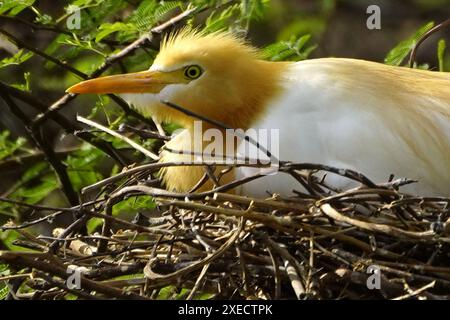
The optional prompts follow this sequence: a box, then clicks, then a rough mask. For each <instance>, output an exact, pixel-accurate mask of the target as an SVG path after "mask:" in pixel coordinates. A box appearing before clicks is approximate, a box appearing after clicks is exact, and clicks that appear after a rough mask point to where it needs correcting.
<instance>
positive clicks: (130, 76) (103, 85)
mask: <svg viewBox="0 0 450 320" xmlns="http://www.w3.org/2000/svg"><path fill="white" fill-rule="evenodd" d="M167 75H168V74H165V73H163V72H160V71H142V72H136V73H127V74H119V75H114V76H108V77H102V78H97V79H91V80H86V81H82V82H80V83H77V84H76V85H74V86H72V87H70V88H69V89H67V90H66V92H69V93H97V94H104V93H158V92H160V91H161V90H162V89H163V88H164V87H165V86H166V85H168V84H171V83H173V82H171V81H170V79H168V78H169V77H167Z"/></svg>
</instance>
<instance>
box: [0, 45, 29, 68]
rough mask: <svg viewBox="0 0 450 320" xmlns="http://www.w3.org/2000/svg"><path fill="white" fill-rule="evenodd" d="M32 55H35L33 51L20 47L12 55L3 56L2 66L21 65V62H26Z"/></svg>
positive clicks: (0, 64)
mask: <svg viewBox="0 0 450 320" xmlns="http://www.w3.org/2000/svg"><path fill="white" fill-rule="evenodd" d="M32 56H33V52H29V51H25V50H24V49H20V50H19V51H17V53H16V54H15V55H13V56H12V57H8V58H3V59H2V60H1V61H0V68H4V67H6V66H11V65H19V64H21V63H24V62H25V61H27V60H28V59H30V58H31V57H32Z"/></svg>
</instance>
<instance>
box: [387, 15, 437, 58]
mask: <svg viewBox="0 0 450 320" xmlns="http://www.w3.org/2000/svg"><path fill="white" fill-rule="evenodd" d="M433 26H434V22H428V23H427V24H425V25H424V26H422V27H421V28H420V29H419V30H417V31H416V32H415V33H414V34H413V35H412V36H410V37H409V38H408V39H406V40H403V41H402V42H400V43H399V44H398V45H396V46H395V47H394V48H393V49H392V50H391V51H389V53H388V54H387V56H386V58H385V59H384V62H385V63H386V64H389V65H394V66H399V65H401V64H402V62H403V60H404V59H405V57H406V56H407V55H408V54H409V52H410V51H411V50H412V49H413V48H414V46H415V45H416V44H417V41H419V39H420V38H421V37H422V36H423V35H424V34H425V33H426V32H427V31H429V30H430V29H431V28H433Z"/></svg>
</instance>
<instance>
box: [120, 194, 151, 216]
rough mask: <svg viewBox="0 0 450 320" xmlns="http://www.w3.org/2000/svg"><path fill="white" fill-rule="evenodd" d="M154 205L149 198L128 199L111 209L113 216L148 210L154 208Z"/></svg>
mask: <svg viewBox="0 0 450 320" xmlns="http://www.w3.org/2000/svg"><path fill="white" fill-rule="evenodd" d="M155 206H156V204H155V201H154V199H153V198H152V197H150V196H140V197H130V198H128V199H126V200H124V201H121V202H119V203H118V204H116V205H115V206H114V208H113V215H115V216H116V215H119V214H121V213H131V214H135V213H136V212H137V211H139V210H149V209H153V208H155Z"/></svg>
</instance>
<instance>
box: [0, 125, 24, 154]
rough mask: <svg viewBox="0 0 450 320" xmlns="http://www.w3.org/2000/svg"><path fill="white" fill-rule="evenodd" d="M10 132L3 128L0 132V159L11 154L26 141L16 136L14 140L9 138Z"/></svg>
mask: <svg viewBox="0 0 450 320" xmlns="http://www.w3.org/2000/svg"><path fill="white" fill-rule="evenodd" d="M9 135H10V132H9V131H8V130H4V131H1V132H0V159H4V158H6V157H9V156H12V155H13V154H14V153H15V152H16V151H17V150H19V149H20V148H21V147H22V146H23V145H24V144H25V142H26V140H25V139H24V138H23V137H18V138H17V139H16V140H11V139H9Z"/></svg>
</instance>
